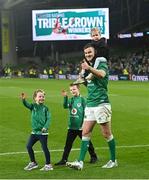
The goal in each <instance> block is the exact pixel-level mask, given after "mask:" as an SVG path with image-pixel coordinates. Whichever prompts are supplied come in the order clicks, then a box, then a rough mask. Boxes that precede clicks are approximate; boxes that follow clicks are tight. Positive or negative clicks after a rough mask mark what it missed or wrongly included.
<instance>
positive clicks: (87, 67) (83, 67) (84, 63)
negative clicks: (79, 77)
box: [81, 61, 90, 70]
mask: <svg viewBox="0 0 149 180" xmlns="http://www.w3.org/2000/svg"><path fill="white" fill-rule="evenodd" d="M81 67H82V69H86V70H89V67H90V66H89V65H88V63H87V62H86V61H83V63H82V64H81Z"/></svg>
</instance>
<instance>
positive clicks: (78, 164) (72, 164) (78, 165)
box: [66, 161, 83, 170]
mask: <svg viewBox="0 0 149 180" xmlns="http://www.w3.org/2000/svg"><path fill="white" fill-rule="evenodd" d="M66 166H68V167H70V168H74V169H77V170H82V169H83V161H74V162H66Z"/></svg>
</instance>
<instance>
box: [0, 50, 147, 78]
mask: <svg viewBox="0 0 149 180" xmlns="http://www.w3.org/2000/svg"><path fill="white" fill-rule="evenodd" d="M79 59H81V58H79ZM79 59H78V60H75V61H66V60H65V59H64V60H59V61H58V62H57V61H50V62H49V63H48V64H46V65H39V64H36V63H35V62H34V63H32V64H31V65H28V66H26V67H20V65H19V64H18V66H16V67H12V66H11V65H10V64H8V65H6V66H5V67H4V68H2V67H1V68H0V76H1V77H30V78H33V77H39V74H44V75H49V76H50V75H53V77H55V75H56V74H59V75H61V74H65V75H67V74H74V75H77V74H78V73H79V71H80V62H79ZM108 65H109V73H110V75H133V74H134V75H147V76H148V75H149V49H142V50H141V51H136V52H129V53H127V54H125V55H120V54H112V55H110V58H109V62H108Z"/></svg>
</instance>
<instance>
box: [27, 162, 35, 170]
mask: <svg viewBox="0 0 149 180" xmlns="http://www.w3.org/2000/svg"><path fill="white" fill-rule="evenodd" d="M36 168H38V164H37V163H35V162H30V163H29V164H28V165H27V166H26V167H25V168H24V170H26V171H30V170H32V169H36Z"/></svg>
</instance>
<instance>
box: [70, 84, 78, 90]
mask: <svg viewBox="0 0 149 180" xmlns="http://www.w3.org/2000/svg"><path fill="white" fill-rule="evenodd" d="M72 86H77V88H78V89H79V88H80V85H79V84H73V83H71V84H70V85H69V87H72Z"/></svg>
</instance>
